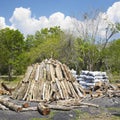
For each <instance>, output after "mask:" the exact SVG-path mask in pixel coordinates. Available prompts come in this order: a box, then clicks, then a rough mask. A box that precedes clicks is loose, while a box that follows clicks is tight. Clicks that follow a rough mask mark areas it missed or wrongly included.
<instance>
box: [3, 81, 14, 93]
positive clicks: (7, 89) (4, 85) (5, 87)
mask: <svg viewBox="0 0 120 120" xmlns="http://www.w3.org/2000/svg"><path fill="white" fill-rule="evenodd" d="M1 86H2V87H3V88H4V89H5V90H6V91H8V92H9V93H10V94H12V91H14V90H15V88H8V86H7V85H6V84H5V83H3V82H2V83H1Z"/></svg>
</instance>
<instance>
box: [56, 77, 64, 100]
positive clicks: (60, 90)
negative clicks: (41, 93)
mask: <svg viewBox="0 0 120 120" xmlns="http://www.w3.org/2000/svg"><path fill="white" fill-rule="evenodd" d="M55 81H56V84H57V87H58V90H59V93H60V96H61V98H62V99H64V96H63V93H62V89H61V86H60V81H59V80H58V79H57V78H56V79H55Z"/></svg>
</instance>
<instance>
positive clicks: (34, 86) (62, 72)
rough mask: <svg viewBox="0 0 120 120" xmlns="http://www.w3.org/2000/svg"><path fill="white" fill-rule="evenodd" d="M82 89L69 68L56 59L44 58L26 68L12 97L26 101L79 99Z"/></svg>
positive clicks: (81, 96) (82, 94)
mask: <svg viewBox="0 0 120 120" xmlns="http://www.w3.org/2000/svg"><path fill="white" fill-rule="evenodd" d="M83 97H84V90H83V88H82V87H81V86H80V84H79V83H78V82H77V81H76V79H75V77H74V76H73V75H72V74H71V71H70V69H69V68H68V67H67V66H66V65H65V64H62V63H61V62H59V61H58V60H53V59H52V58H51V59H49V60H47V59H46V60H44V61H42V62H41V63H36V64H33V65H31V66H29V67H28V68H27V72H26V73H25V76H24V78H23V80H22V81H21V82H20V83H19V84H18V85H17V87H16V89H15V91H14V92H13V94H12V98H14V99H19V100H26V101H54V100H60V99H62V100H64V99H71V98H75V99H80V98H83Z"/></svg>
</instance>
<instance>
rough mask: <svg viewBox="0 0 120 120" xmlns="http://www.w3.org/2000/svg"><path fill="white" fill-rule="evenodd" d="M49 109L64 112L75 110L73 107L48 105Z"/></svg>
mask: <svg viewBox="0 0 120 120" xmlns="http://www.w3.org/2000/svg"><path fill="white" fill-rule="evenodd" d="M48 107H49V108H50V109H53V110H63V111H69V110H72V109H73V107H66V106H60V105H48Z"/></svg>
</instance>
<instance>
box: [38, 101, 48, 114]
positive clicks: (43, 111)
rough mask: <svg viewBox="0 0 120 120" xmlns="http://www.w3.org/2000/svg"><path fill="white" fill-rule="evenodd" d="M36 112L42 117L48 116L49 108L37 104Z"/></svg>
mask: <svg viewBox="0 0 120 120" xmlns="http://www.w3.org/2000/svg"><path fill="white" fill-rule="evenodd" d="M37 109H38V112H39V113H40V114H42V115H48V114H49V113H50V108H49V107H48V105H44V104H42V103H39V104H38V106H37Z"/></svg>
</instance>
